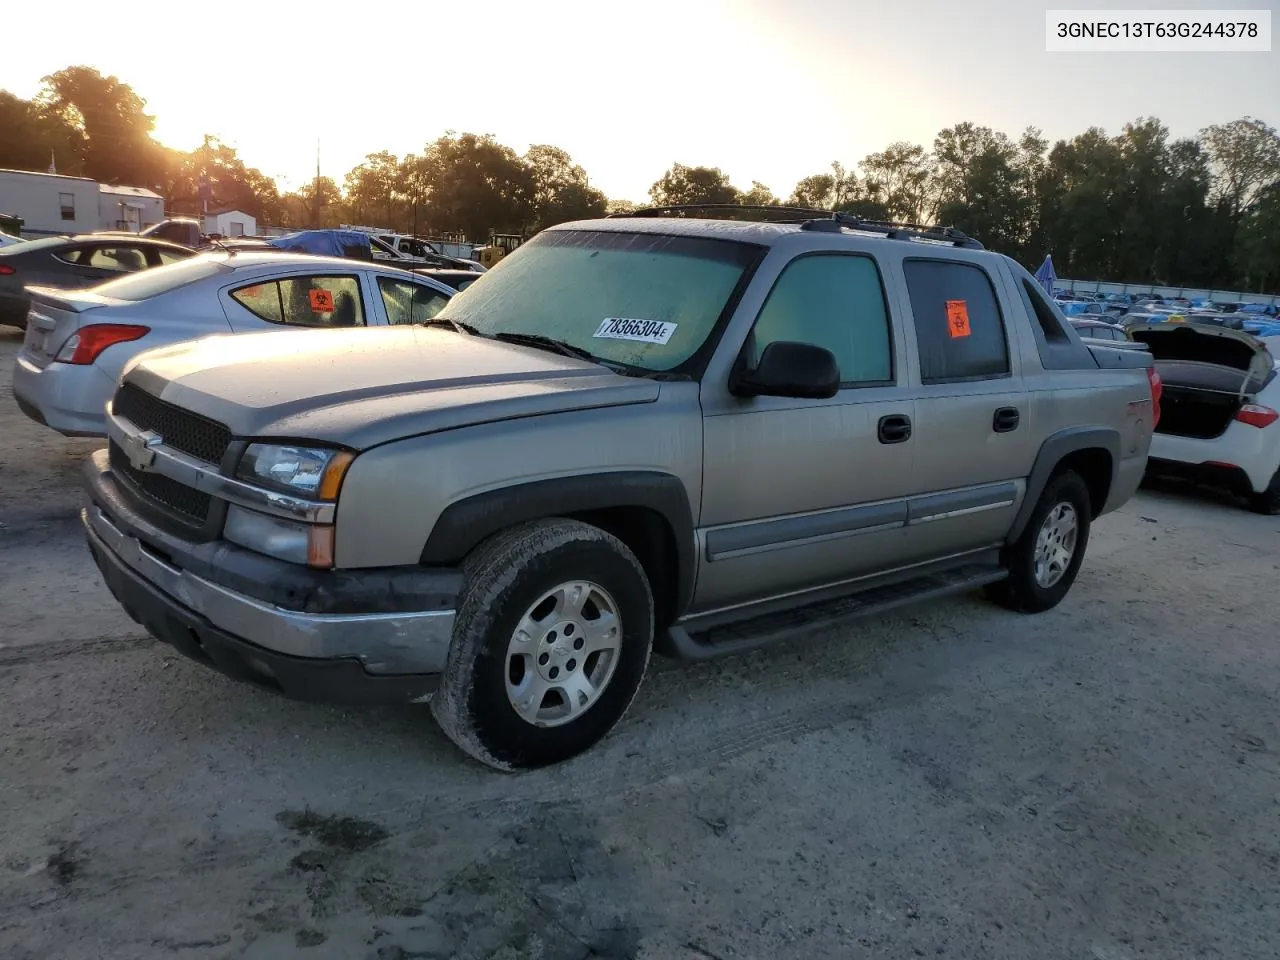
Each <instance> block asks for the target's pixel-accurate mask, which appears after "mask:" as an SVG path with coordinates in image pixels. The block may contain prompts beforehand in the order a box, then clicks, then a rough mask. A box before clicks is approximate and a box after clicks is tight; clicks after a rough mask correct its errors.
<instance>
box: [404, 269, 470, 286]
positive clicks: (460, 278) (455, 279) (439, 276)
mask: <svg viewBox="0 0 1280 960" xmlns="http://www.w3.org/2000/svg"><path fill="white" fill-rule="evenodd" d="M413 272H414V273H416V274H418V276H421V277H430V278H431V279H432V280H439V281H440V282H441V283H447V284H448V285H449V286H451V287H453V289H455V290H465V289H467V287H469V286H471V285H472V284H473V283H475V282H476V281H477V280H479V279H480V276H481V274H478V273H476V272H475V271H474V270H437V269H434V268H431V267H423V268H421V269H418V270H414V271H413Z"/></svg>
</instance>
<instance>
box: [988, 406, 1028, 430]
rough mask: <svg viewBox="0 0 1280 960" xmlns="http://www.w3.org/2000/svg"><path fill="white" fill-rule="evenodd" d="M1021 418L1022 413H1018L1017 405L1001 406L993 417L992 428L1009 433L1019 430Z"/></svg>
mask: <svg viewBox="0 0 1280 960" xmlns="http://www.w3.org/2000/svg"><path fill="white" fill-rule="evenodd" d="M1021 420H1022V415H1021V414H1020V413H1018V408H1017V407H1001V408H1000V409H999V410H997V411H996V413H995V416H994V417H992V418H991V429H992V430H994V431H995V432H996V433H1008V432H1009V431H1011V430H1017V429H1018V424H1019V422H1021Z"/></svg>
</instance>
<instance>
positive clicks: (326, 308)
mask: <svg viewBox="0 0 1280 960" xmlns="http://www.w3.org/2000/svg"><path fill="white" fill-rule="evenodd" d="M308 292H309V293H310V294H311V309H312V310H313V311H314V312H315V313H332V312H333V291H332V290H311V291H308Z"/></svg>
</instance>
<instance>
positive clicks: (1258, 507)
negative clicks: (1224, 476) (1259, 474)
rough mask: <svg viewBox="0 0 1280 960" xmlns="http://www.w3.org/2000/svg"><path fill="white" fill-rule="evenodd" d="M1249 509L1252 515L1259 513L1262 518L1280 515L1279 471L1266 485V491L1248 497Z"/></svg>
mask: <svg viewBox="0 0 1280 960" xmlns="http://www.w3.org/2000/svg"><path fill="white" fill-rule="evenodd" d="M1249 509H1250V510H1252V511H1253V512H1254V513H1261V514H1263V515H1264V516H1268V517H1273V516H1275V515H1276V514H1277V513H1280V470H1277V471H1276V472H1275V475H1274V476H1272V478H1271V482H1270V483H1269V484H1267V489H1265V490H1263V491H1262V492H1261V493H1255V494H1252V495H1250V497H1249Z"/></svg>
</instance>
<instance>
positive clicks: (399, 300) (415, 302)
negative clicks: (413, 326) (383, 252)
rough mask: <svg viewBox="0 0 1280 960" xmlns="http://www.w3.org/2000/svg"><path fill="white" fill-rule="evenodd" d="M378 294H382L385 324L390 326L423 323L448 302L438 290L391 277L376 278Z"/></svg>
mask: <svg viewBox="0 0 1280 960" xmlns="http://www.w3.org/2000/svg"><path fill="white" fill-rule="evenodd" d="M378 292H379V293H381V294H382V302H383V304H384V305H385V306H386V308H387V322H388V323H391V324H405V323H424V322H426V321H427V320H430V319H431V318H432V317H434V316H435V315H436V314H437V313H439V312H440V309H441V308H442V307H443V306H444V305H445V304H446V303H448V302H449V298H448V297H447V296H445V295H444V294H443V293H441V292H440V291H439V290H433V289H432V288H431V287H428V286H424V285H423V284H421V283H410V282H408V281H406V280H395V279H392V278H391V277H379V278H378Z"/></svg>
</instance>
